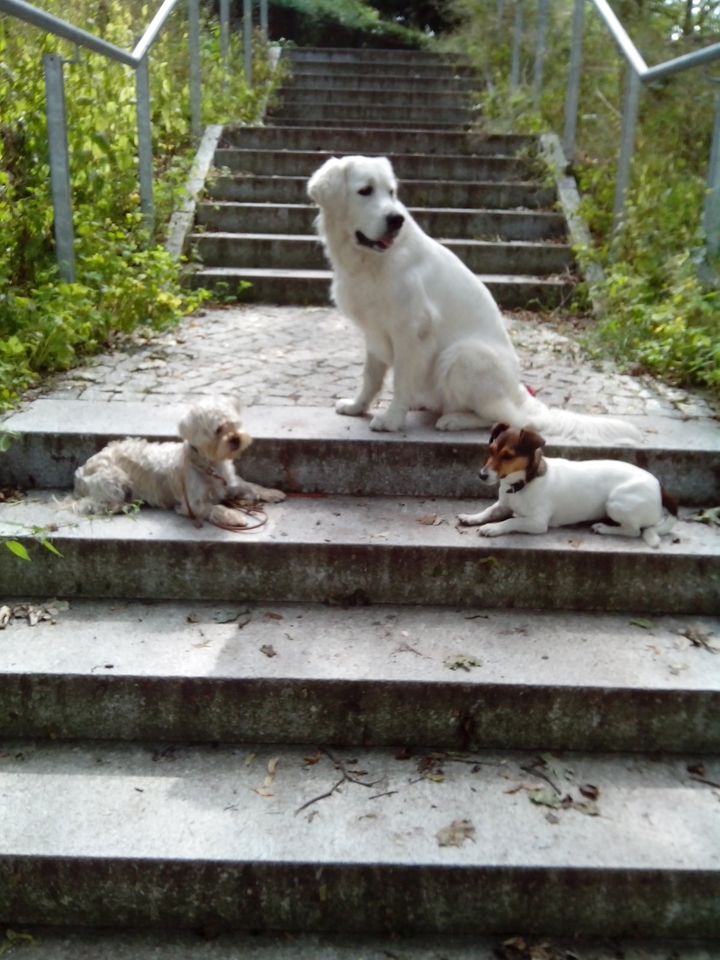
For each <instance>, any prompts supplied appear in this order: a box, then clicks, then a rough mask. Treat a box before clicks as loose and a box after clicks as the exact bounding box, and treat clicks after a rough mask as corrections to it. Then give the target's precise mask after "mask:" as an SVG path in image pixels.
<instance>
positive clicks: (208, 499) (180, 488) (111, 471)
mask: <svg viewBox="0 0 720 960" xmlns="http://www.w3.org/2000/svg"><path fill="white" fill-rule="evenodd" d="M178 432H179V434H180V437H181V438H182V443H177V442H167V443H156V442H150V441H147V440H139V439H133V438H130V439H127V440H114V441H113V442H112V443H109V444H108V445H107V446H106V447H104V448H103V449H102V450H100V451H99V453H96V454H95V455H94V456H92V457H90V459H89V460H88V461H87V463H85V464H84V465H83V466H81V467H78V469H77V470H76V471H75V490H74V492H75V496H76V497H77V498H78V499H77V501H76V503H75V509H76V510H77V511H78V512H80V513H118V512H120V511H122V510H123V509H124V508H126V507H127V505H128V504H129V503H132V502H133V501H135V500H142V501H144V502H145V503H146V504H148V505H149V506H151V507H162V508H164V509H167V510H171V509H174V510H175V511H176V512H177V513H179V514H181V515H182V516H185V517H190V518H191V519H192V520H194V521H195V524H196V525H197V526H201V525H202V521H203V520H208V521H210V522H211V523H215V524H217V525H219V526H226V525H229V526H233V527H238V526H247V519H246V518H245V515H244V514H243V513H241V512H240V511H238V510H234V509H232V508H231V507H228V506H224V505H223V503H222V501H224V500H231V499H234V498H239V499H246V500H262V501H265V502H267V503H277V502H278V501H280V500H284V499H285V494H284V493H282V491H280V490H271V489H268V488H267V487H261V486H258V484H256V483H249V482H248V481H247V480H243V479H242V477H240V476H238V474H237V473H236V471H235V465H234V463H233V461H234V460H235V458H236V457H238V456H239V455H240V454H241V453H242V452H243V450H246V449H247V448H248V447H249V446H250V444H251V443H252V438H251V437H250V436H249V435H248V434H247V433H245V432H244V431H243V430H242V426H241V423H240V411H239V408H238V407H237V405H236V404H235V403H234V402H233V401H223V400H203V401H200V402H199V403H196V404H194V405H193V406H192V407H190V409H189V410H188V411H187V413H186V414H185V415H184V416H183V417H182V419H181V420H180V423H179V424H178Z"/></svg>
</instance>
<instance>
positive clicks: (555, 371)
mask: <svg viewBox="0 0 720 960" xmlns="http://www.w3.org/2000/svg"><path fill="white" fill-rule="evenodd" d="M511 322H512V331H513V339H514V342H515V345H516V347H517V349H518V352H519V354H520V357H521V361H522V364H523V369H524V371H525V380H526V382H527V383H528V384H530V385H531V386H533V387H535V388H536V390H537V392H538V396H539V397H540V398H541V399H542V400H543V401H544V402H545V403H547V404H549V405H552V406H560V407H567V408H569V409H575V410H579V411H583V412H587V413H612V414H626V415H642V414H647V415H653V416H669V417H675V418H700V417H712V416H717V414H718V412H719V411H718V408H717V405H715V409H713V406H712V405H711V403H710V401H708V400H707V399H706V398H703V397H702V396H700V395H699V394H694V393H691V392H688V391H685V390H680V389H677V388H674V387H670V386H666V385H664V384H662V383H659V382H657V381H654V380H652V379H651V378H648V377H635V376H630V375H626V374H621V373H619V372H618V370H617V369H616V368H615V367H614V366H613V364H612V363H610V362H602V363H599V362H596V361H593V360H590V359H588V358H587V357H585V356H584V355H583V351H582V350H581V348H580V347H579V346H578V337H577V335H574V334H573V332H572V331H570V334H569V335H568V333H566V332H563V329H562V328H557V327H556V326H554V325H553V324H552V323H551V322H549V321H547V320H542V319H540V318H538V317H537V316H534V317H531V316H530V315H519V314H518V315H515V316H512V317H511ZM362 359H363V341H362V336H361V334H360V333H359V331H358V330H357V329H356V328H355V327H354V326H353V324H352V323H351V322H350V321H349V320H346V319H345V318H343V317H342V316H341V315H340V314H339V313H338V312H337V311H336V310H334V309H331V308H317V307H316V308H312V307H275V306H254V305H248V306H237V307H232V308H211V309H204V310H201V311H199V312H198V313H196V314H194V315H193V316H191V317H187V318H185V320H184V321H182V322H181V323H180V324H179V325H178V326H177V327H174V328H173V329H172V330H171V331H169V332H165V333H162V334H155V335H152V336H143V335H139V336H138V335H136V336H135V337H133V338H132V339H130V340H128V341H126V343H125V345H124V346H123V347H121V348H120V349H118V350H116V351H114V352H112V353H109V354H103V355H100V356H98V357H96V358H94V359H93V360H92V361H91V362H89V363H88V364H87V365H85V366H83V367H79V368H76V369H74V370H72V371H70V372H68V373H65V374H62V375H58V376H54V377H52V378H50V379H49V380H47V381H46V382H45V383H44V384H43V385H42V387H40V388H38V389H36V390H34V391H32V392H31V394H30V396H31V397H34V396H44V397H53V398H60V397H62V398H65V399H69V398H77V399H87V400H114V401H122V400H141V401H148V402H151V403H158V402H159V401H161V400H163V399H167V400H168V401H171V402H176V403H177V402H184V401H186V400H190V399H192V398H194V397H197V396H200V395H207V394H212V393H221V394H234V395H239V397H240V399H241V401H242V403H243V405H245V406H249V405H255V404H262V405H265V406H288V405H293V404H297V405H302V406H322V407H327V406H332V405H333V403H334V401H335V400H336V399H337V398H339V397H347V396H352V395H353V394H354V393H355V390H356V388H357V385H358V383H359V379H360V375H361V370H362ZM382 399H385V400H387V392H386V393H385V394H384V397H381V400H382Z"/></svg>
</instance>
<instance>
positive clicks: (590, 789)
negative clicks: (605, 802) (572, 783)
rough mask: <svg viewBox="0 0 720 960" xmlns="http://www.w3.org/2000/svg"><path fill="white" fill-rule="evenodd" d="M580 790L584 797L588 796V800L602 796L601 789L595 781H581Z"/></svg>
mask: <svg viewBox="0 0 720 960" xmlns="http://www.w3.org/2000/svg"><path fill="white" fill-rule="evenodd" d="M578 790H579V791H580V793H581V794H582V795H583V796H584V797H587V798H588V800H597V798H598V797H599V796H600V790H599V789H598V788H597V787H596V786H595V784H594V783H581V784H580V786H579V787H578Z"/></svg>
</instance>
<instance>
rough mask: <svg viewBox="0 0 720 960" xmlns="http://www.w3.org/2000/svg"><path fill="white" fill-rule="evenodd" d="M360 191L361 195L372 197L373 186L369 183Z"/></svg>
mask: <svg viewBox="0 0 720 960" xmlns="http://www.w3.org/2000/svg"><path fill="white" fill-rule="evenodd" d="M358 193H359V194H360V196H361V197H371V196H372V193H373V187H371V186H369V185H368V186H367V187H363V188H362V190H358Z"/></svg>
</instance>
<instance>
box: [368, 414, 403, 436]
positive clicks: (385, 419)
mask: <svg viewBox="0 0 720 960" xmlns="http://www.w3.org/2000/svg"><path fill="white" fill-rule="evenodd" d="M404 425H405V414H404V413H401V414H397V413H391V412H390V411H389V410H385V411H384V412H383V413H376V414H375V416H374V417H373V418H372V420H371V421H370V429H371V430H384V431H385V432H386V433H396V432H397V431H398V430H402V428H403V426H404Z"/></svg>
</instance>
